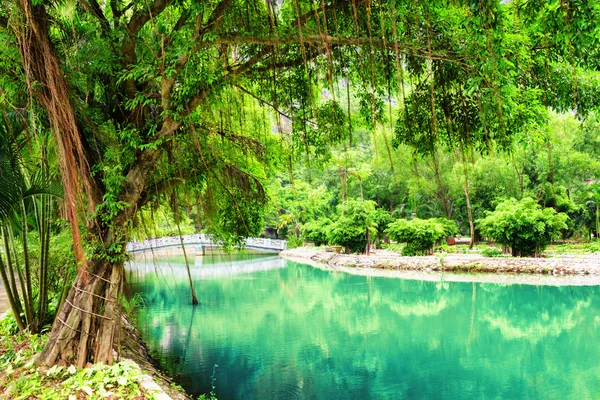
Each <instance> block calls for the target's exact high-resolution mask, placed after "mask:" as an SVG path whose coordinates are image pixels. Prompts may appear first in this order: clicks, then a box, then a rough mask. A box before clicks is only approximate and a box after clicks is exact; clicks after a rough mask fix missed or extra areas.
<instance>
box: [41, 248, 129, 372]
mask: <svg viewBox="0 0 600 400" xmlns="http://www.w3.org/2000/svg"><path fill="white" fill-rule="evenodd" d="M122 279H123V262H122V261H120V262H114V263H112V262H110V261H106V260H99V259H94V260H90V261H89V262H88V264H87V268H85V269H84V268H82V269H80V270H79V273H78V274H77V278H76V280H75V283H74V284H73V286H72V288H71V290H70V292H69V295H68V296H67V299H66V300H65V303H64V305H63V307H62V308H61V310H60V312H59V314H58V315H57V317H56V320H55V323H54V325H53V326H52V331H51V332H50V337H49V339H48V343H47V344H46V346H45V347H44V349H43V350H42V352H41V353H40V355H39V357H38V359H37V362H38V363H40V364H45V365H55V364H58V365H69V364H75V365H76V366H77V367H80V368H82V367H84V366H85V365H86V364H87V363H88V362H93V363H98V362H102V363H105V364H111V363H112V361H113V345H114V340H115V328H116V326H117V324H118V322H119V318H120V314H119V313H118V294H119V290H120V288H121V282H122Z"/></svg>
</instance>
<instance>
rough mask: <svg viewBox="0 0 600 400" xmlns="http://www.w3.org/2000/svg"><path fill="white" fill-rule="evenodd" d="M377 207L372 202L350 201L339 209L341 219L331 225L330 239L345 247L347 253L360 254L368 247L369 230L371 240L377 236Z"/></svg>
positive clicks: (333, 242)
mask: <svg viewBox="0 0 600 400" xmlns="http://www.w3.org/2000/svg"><path fill="white" fill-rule="evenodd" d="M375 205H376V203H375V202H374V201H371V200H364V201H362V200H355V199H349V200H347V201H346V202H345V203H344V204H343V205H340V206H339V207H338V210H339V212H340V217H339V218H338V219H337V220H336V221H335V222H334V223H333V224H332V225H331V229H330V230H329V234H328V239H329V242H330V243H332V244H336V245H339V246H344V247H345V249H346V252H352V253H359V252H363V251H365V248H366V246H367V229H368V230H369V234H370V236H371V238H373V237H374V236H375V235H376V234H377V228H376V225H375Z"/></svg>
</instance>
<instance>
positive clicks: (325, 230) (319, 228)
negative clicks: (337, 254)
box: [302, 217, 333, 246]
mask: <svg viewBox="0 0 600 400" xmlns="http://www.w3.org/2000/svg"><path fill="white" fill-rule="evenodd" d="M332 224H333V222H332V221H331V220H330V219H329V218H327V217H323V218H321V219H317V220H312V221H309V222H307V223H305V224H304V225H302V236H303V237H304V239H305V240H306V241H309V242H313V243H314V244H315V246H321V245H324V244H327V240H328V239H327V236H328V234H329V230H330V229H331V225H332Z"/></svg>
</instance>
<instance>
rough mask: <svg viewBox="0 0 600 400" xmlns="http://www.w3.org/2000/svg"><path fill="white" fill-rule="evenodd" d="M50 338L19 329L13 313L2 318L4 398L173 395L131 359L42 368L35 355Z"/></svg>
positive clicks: (0, 354) (1, 390)
mask: <svg viewBox="0 0 600 400" xmlns="http://www.w3.org/2000/svg"><path fill="white" fill-rule="evenodd" d="M47 338H48V335H47V334H41V335H36V334H30V333H28V332H19V331H18V328H17V325H16V322H15V320H14V318H13V317H12V315H11V314H10V313H8V314H7V315H6V316H5V317H4V318H2V319H1V320H0V371H2V372H1V373H0V399H11V400H20V399H22V400H24V399H69V400H71V399H136V400H141V399H156V400H158V399H161V400H164V399H168V398H169V397H168V396H167V395H166V394H165V393H164V392H163V391H162V389H160V388H159V387H158V386H156V385H152V384H148V379H149V378H148V377H147V376H145V371H142V370H141V369H140V367H139V365H138V364H137V363H135V362H133V361H131V360H127V359H125V360H121V361H120V362H119V363H115V364H113V365H110V366H108V365H103V364H97V365H92V366H89V367H88V368H84V369H79V370H78V369H76V368H75V367H73V366H71V367H62V366H54V367H51V368H46V367H38V366H36V365H34V363H33V360H34V356H35V354H36V353H38V352H39V351H41V349H42V348H43V346H44V344H45V343H46V340H47ZM163 385H164V382H163ZM155 389H156V390H155ZM167 389H168V390H169V391H170V392H171V391H175V392H176V393H178V395H177V396H176V398H180V399H181V398H187V397H186V396H185V395H184V394H183V393H182V392H181V390H177V389H176V388H167ZM170 394H171V393H170Z"/></svg>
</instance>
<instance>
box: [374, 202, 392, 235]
mask: <svg viewBox="0 0 600 400" xmlns="http://www.w3.org/2000/svg"><path fill="white" fill-rule="evenodd" d="M374 221H375V224H376V225H377V240H378V243H379V242H381V241H383V240H384V239H385V230H386V229H387V227H388V225H389V224H390V223H392V222H393V221H394V219H393V218H392V216H391V215H390V213H389V211H387V210H384V209H383V208H378V209H376V210H375V216H374Z"/></svg>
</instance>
